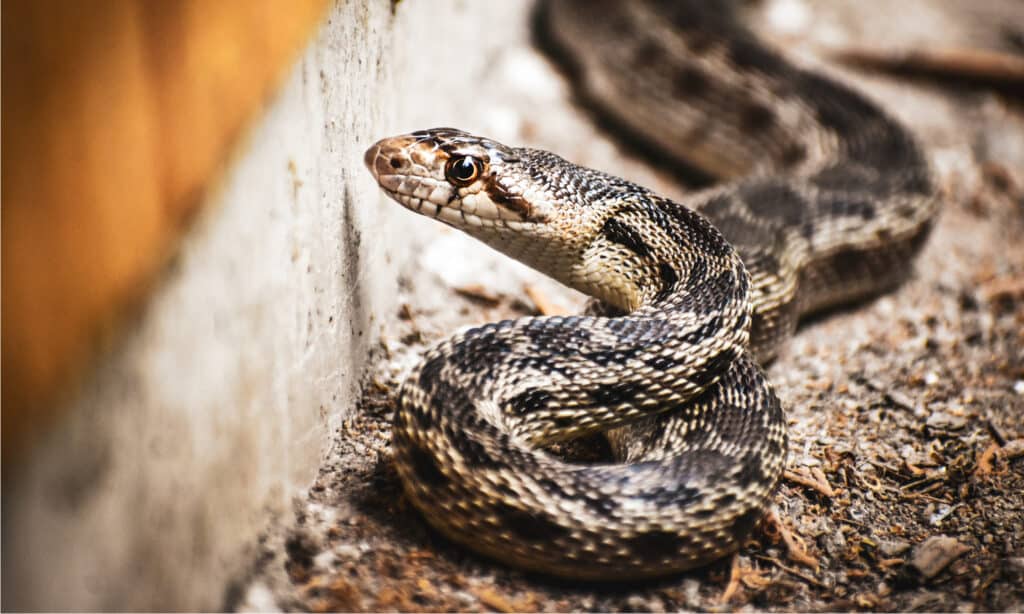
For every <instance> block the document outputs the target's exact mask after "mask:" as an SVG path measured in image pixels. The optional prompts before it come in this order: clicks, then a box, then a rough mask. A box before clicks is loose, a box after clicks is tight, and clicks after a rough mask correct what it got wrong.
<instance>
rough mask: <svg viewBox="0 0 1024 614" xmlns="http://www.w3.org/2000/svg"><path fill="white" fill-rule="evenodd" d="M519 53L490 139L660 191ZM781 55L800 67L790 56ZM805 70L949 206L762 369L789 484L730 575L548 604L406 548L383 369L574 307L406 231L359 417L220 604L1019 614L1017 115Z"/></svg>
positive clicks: (1021, 178) (514, 51)
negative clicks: (870, 111)
mask: <svg viewBox="0 0 1024 614" xmlns="http://www.w3.org/2000/svg"><path fill="white" fill-rule="evenodd" d="M776 4H778V3H776ZM833 10H834V9H833ZM847 18H848V16H845V14H844V15H842V16H840V17H834V20H835V23H839V24H843V23H844V21H843V20H844V19H847ZM854 23H855V25H858V24H861V22H854ZM860 30H863V28H862V27H861V28H860ZM860 30H859V29H858V27H854V26H851V25H849V24H847V25H846V26H845V29H842V28H840V30H839V31H841V32H845V33H847V34H849V33H850V32H854V33H855V32H857V31H860ZM517 36H519V41H520V42H519V44H518V45H514V46H511V47H510V49H509V50H508V52H506V53H504V54H503V55H502V56H501V57H498V58H495V60H494V67H493V68H494V70H491V71H489V72H488V75H487V76H486V77H483V82H482V92H483V93H482V94H481V104H488V103H489V102H493V103H494V104H495V108H496V109H498V111H496V112H495V116H494V118H492V119H493V121H492V122H491V125H489V126H484V127H483V128H488V129H489V131H488V134H491V135H493V136H496V137H498V138H500V139H502V140H507V141H510V142H517V143H531V144H535V145H538V146H543V147H547V148H549V149H554V150H556V151H559V152H560V153H562V154H563V155H565V156H566V157H569V158H570V159H574V160H575V161H578V162H582V163H586V164H590V165H593V166H597V167H599V168H604V169H606V170H611V171H613V172H616V173H618V174H622V175H625V176H628V177H630V178H632V179H634V180H637V181H640V182H642V183H645V184H647V185H650V186H652V187H654V188H656V189H658V190H661V191H663V192H665V193H668V194H679V193H680V192H681V190H682V189H683V188H680V187H679V186H677V185H676V184H675V183H673V181H672V178H671V175H670V174H668V173H667V172H664V171H659V170H657V169H651V168H649V167H648V166H647V165H646V164H645V163H644V161H643V160H641V159H640V158H638V157H636V156H634V155H633V153H632V152H631V151H629V150H628V149H624V148H623V147H620V146H618V145H617V144H616V142H615V141H614V140H611V138H610V137H608V136H607V135H604V134H602V133H601V132H600V130H599V128H597V127H595V125H594V124H593V122H592V121H591V120H590V118H589V117H588V116H587V114H586V113H585V112H583V111H581V110H580V109H579V108H577V107H576V106H574V105H573V103H572V100H571V97H570V95H569V93H568V89H567V87H566V86H565V84H564V83H563V82H562V81H561V78H560V76H559V75H558V74H557V73H556V72H555V71H554V69H553V68H552V67H551V65H550V64H548V63H547V62H546V60H544V59H543V58H542V56H540V55H539V54H538V53H537V52H536V51H535V50H533V49H532V48H531V47H530V46H529V44H528V38H527V36H526V25H525V23H524V24H522V25H521V27H520V29H519V30H518V34H517ZM782 38H785V37H782ZM846 40H847V41H848V40H853V41H854V42H856V40H857V39H856V36H855V35H854V34H849V36H847V38H846ZM784 44H787V45H789V46H791V49H792V50H793V51H794V53H796V54H797V55H800V56H801V57H803V56H804V55H805V51H806V50H805V49H803V47H802V46H801V43H799V42H785V41H784ZM806 58H807V59H806V61H807V62H809V63H815V64H818V65H820V66H821V67H822V68H823V69H825V70H829V71H832V72H836V73H839V74H840V76H842V77H843V78H846V79H848V80H852V81H854V82H856V83H857V84H858V85H859V86H860V87H861V89H863V90H865V91H867V92H868V93H869V94H870V95H871V96H872V97H874V98H875V99H877V100H880V101H882V103H883V104H884V105H885V106H886V107H887V108H891V109H892V110H893V112H894V113H896V114H897V115H899V116H900V117H901V118H902V119H903V120H904V121H906V122H907V123H908V124H910V125H912V126H913V127H914V128H915V130H916V131H917V132H918V133H919V134H920V135H921V137H922V139H923V140H924V141H925V142H926V143H927V145H928V146H929V150H930V152H931V155H932V157H933V159H934V162H935V165H936V168H937V170H938V173H939V176H940V177H941V178H942V181H943V184H944V187H945V190H946V193H947V205H946V208H945V210H944V212H943V215H942V217H941V220H940V222H939V224H938V226H937V228H936V230H935V232H934V234H933V235H932V237H931V239H930V241H929V243H928V244H927V247H926V249H925V250H924V252H923V253H922V255H921V257H920V258H919V260H918V264H917V273H916V275H915V276H914V278H913V279H911V280H910V281H909V282H908V283H906V284H904V285H903V286H902V287H901V288H900V289H898V290H897V291H895V292H892V293H890V294H888V295H887V296H884V297H882V298H880V299H878V300H875V301H873V302H870V303H867V304H862V305H858V306H855V307H853V308H851V309H848V310H844V311H840V312H837V313H832V314H829V315H827V316H825V317H819V318H816V319H814V320H813V321H810V322H807V323H805V324H804V325H803V326H802V327H801V328H800V330H799V331H798V333H797V335H796V336H795V337H794V339H792V340H791V341H790V342H789V343H788V345H787V346H786V348H785V350H784V351H783V353H782V354H781V356H780V357H779V359H778V360H777V361H775V362H774V363H773V364H772V365H771V366H770V367H769V369H768V373H769V376H770V377H771V379H772V381H773V382H774V383H775V386H776V389H777V390H778V392H779V394H780V396H781V397H782V399H783V402H784V404H785V407H786V408H787V412H788V420H789V427H790V442H791V443H790V456H789V464H788V471H787V473H786V477H785V478H784V479H783V481H782V484H781V486H780V488H779V490H778V493H777V495H776V497H775V499H774V508H773V510H772V513H771V514H770V515H769V517H768V518H767V519H766V520H765V521H763V522H762V523H761V525H760V527H759V528H758V529H757V530H756V531H755V533H754V535H753V536H752V537H751V539H750V540H749V542H748V543H747V544H746V545H745V546H744V548H743V549H742V550H741V552H740V553H739V554H738V555H737V556H736V557H734V558H733V559H729V560H724V561H722V562H720V563H719V564H716V565H713V566H711V567H709V568H706V569H703V570H700V571H697V572H694V573H689V574H686V575H683V576H679V577H675V578H671V579H668V580H664V581H661V582H658V583H647V584H631V585H614V586H607V585H600V586H599V585H593V584H590V585H587V584H567V583H564V582H554V581H552V580H551V579H549V578H545V577H540V576H536V575H529V574H523V573H520V572H517V571H514V570H510V569H508V568H506V567H504V566H502V565H500V564H497V563H492V562H490V561H488V560H484V559H481V558H478V557H476V556H474V555H472V554H469V553H467V552H466V551H464V550H463V549H461V548H459V547H457V546H454V545H452V544H450V543H449V542H447V541H446V540H445V539H443V538H441V537H440V536H438V535H437V534H436V533H434V532H432V531H431V530H430V529H428V527H427V526H426V524H425V523H424V521H423V520H422V519H421V518H420V517H419V516H418V515H417V514H416V512H415V510H413V509H412V508H411V507H410V506H409V504H408V503H407V502H406V500H405V499H404V498H403V496H402V494H401V488H400V485H399V483H398V481H397V476H396V474H395V472H394V470H393V468H392V467H391V465H390V447H389V439H390V420H391V414H392V412H393V394H394V391H395V388H396V384H397V382H398V381H400V377H401V374H402V373H403V371H404V370H405V369H407V368H408V367H409V366H410V365H411V364H412V363H413V362H415V360H416V358H417V357H418V356H419V354H420V353H421V352H422V351H423V349H424V348H425V347H426V346H427V345H428V344H429V343H431V342H433V341H436V340H438V339H440V338H443V337H444V336H446V335H448V334H450V333H451V332H452V331H453V330H455V329H456V328H459V327H461V326H467V325H473V324H479V323H481V322H485V321H492V320H497V319H500V318H505V317H514V316H520V315H524V314H532V313H537V312H538V309H546V308H548V307H547V304H553V305H556V306H559V307H563V308H568V309H570V310H574V309H578V308H579V307H580V306H581V305H582V301H583V299H582V297H580V296H579V295H578V294H576V293H575V292H572V291H570V290H566V289H564V288H562V287H560V286H558V285H557V284H555V283H554V282H551V281H548V280H546V279H543V278H541V277H540V276H538V275H536V274H534V273H532V272H530V271H528V270H526V269H524V268H523V267H521V266H519V265H517V264H515V263H510V262H508V261H507V260H505V259H502V258H500V257H499V256H496V255H495V254H493V253H491V252H489V251H487V250H486V249H485V248H482V247H480V246H477V245H476V244H474V243H472V242H471V241H470V240H468V239H466V238H464V237H462V236H461V235H459V234H458V233H454V232H448V231H445V230H443V229H438V228H433V227H432V226H424V228H425V229H427V228H430V230H425V232H432V233H434V234H435V236H436V238H435V239H434V240H432V241H431V242H430V243H429V245H428V246H427V247H426V249H425V251H424V253H423V255H422V257H421V258H420V259H419V260H418V261H417V263H416V266H415V268H410V270H408V271H407V272H406V274H405V275H404V276H403V278H402V280H401V284H402V288H403V293H404V296H405V301H404V304H403V306H402V308H401V310H400V313H399V314H397V317H396V318H391V321H392V324H391V325H389V326H388V328H386V329H385V331H384V338H383V340H382V343H381V347H380V350H379V352H378V360H377V362H376V366H375V367H374V368H373V369H372V372H371V373H370V374H369V376H368V382H367V385H366V387H365V394H364V397H363V399H362V401H361V404H360V406H359V408H358V409H356V410H355V411H353V412H352V414H351V417H350V419H348V420H346V421H345V422H344V423H343V425H342V426H341V428H340V429H339V430H338V432H337V434H336V439H335V442H334V445H333V449H332V450H331V451H330V453H329V454H328V456H327V457H326V459H325V461H324V464H323V466H322V468H321V471H320V475H319V478H318V479H317V480H316V482H315V484H314V485H313V486H312V487H311V488H310V490H309V493H308V496H307V497H305V498H304V499H301V500H297V501H296V502H295V506H294V516H293V517H289V518H282V519H279V521H278V522H277V523H275V525H274V526H273V527H270V528H269V529H268V531H267V532H266V534H265V535H264V537H263V538H262V539H261V541H260V544H259V546H258V550H259V551H260V556H259V557H257V559H256V560H254V561H253V564H252V569H251V572H250V574H249V575H248V576H247V577H245V578H243V579H240V580H239V581H238V582H237V583H236V584H235V585H234V586H232V588H231V590H230V591H229V594H228V596H227V602H226V607H227V608H229V609H237V610H266V609H286V610H293V609H294V610H314V611H326V610H402V611H409V610H413V611H422V610H428V611H464V610H472V611H478V610H495V611H520V610H537V611H568V610H605V611H612V610H614V611H621V610H628V611H655V612H659V611H668V610H680V609H710V610H736V609H750V610H795V609H798V610H848V609H868V610H958V611H974V610H1021V609H1024V589H1022V581H1024V238H1022V237H1024V172H1022V169H1024V113H1022V108H1021V107H1020V106H1019V103H1013V102H1011V101H1008V100H1004V99H1001V98H999V97H998V96H996V95H994V94H991V93H988V92H986V91H983V90H971V89H964V88H962V87H959V86H950V85H949V84H942V83H935V82H907V81H905V80H895V79H886V78H882V77H877V76H871V75H866V74H859V73H853V72H848V71H846V70H845V69H842V68H840V67H836V66H831V65H829V64H827V63H823V62H820V61H819V60H817V59H816V58H815V57H814V56H813V54H812V53H810V52H806ZM524 75H525V76H524ZM523 79H526V80H528V81H529V83H528V84H527V85H529V87H524V86H523V83H522V80H523ZM510 83H511V84H512V85H514V86H515V87H512V86H510ZM509 91H516V92H520V93H519V94H514V95H511V96H510V95H509V94H508V92H509ZM524 91H529V92H530V93H528V94H526V93H521V92H524ZM499 101H500V102H499ZM1015 105H1016V106H1015ZM540 110H543V112H542V113H539V112H538V111H540ZM471 128H472V127H471ZM456 265H458V266H456ZM385 319H387V318H385Z"/></svg>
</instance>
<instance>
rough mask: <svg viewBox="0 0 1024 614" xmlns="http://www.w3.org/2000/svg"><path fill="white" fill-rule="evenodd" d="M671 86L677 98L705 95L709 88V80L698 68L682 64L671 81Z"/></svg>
mask: <svg viewBox="0 0 1024 614" xmlns="http://www.w3.org/2000/svg"><path fill="white" fill-rule="evenodd" d="M672 88H673V91H674V92H675V94H676V96H677V97H679V98H685V97H687V96H706V95H707V91H708V90H709V89H710V88H711V80H710V79H708V76H707V75H705V74H704V72H703V71H702V70H700V69H699V68H697V67H695V66H684V67H683V68H682V69H680V70H679V72H678V73H676V76H675V79H673V81H672Z"/></svg>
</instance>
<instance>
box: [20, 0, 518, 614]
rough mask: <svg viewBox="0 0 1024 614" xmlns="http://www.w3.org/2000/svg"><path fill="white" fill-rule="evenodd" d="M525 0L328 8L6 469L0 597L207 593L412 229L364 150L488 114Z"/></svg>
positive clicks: (29, 600) (289, 482) (295, 453)
mask: <svg viewBox="0 0 1024 614" xmlns="http://www.w3.org/2000/svg"><path fill="white" fill-rule="evenodd" d="M527 8H528V6H527V3H526V2H523V1H515V2H500V3H470V2H457V1H455V0H450V1H442V0H430V1H429V2H426V1H422V0H420V1H415V0H406V1H404V2H395V3H392V2H387V1H385V0H364V1H358V2H339V3H337V4H336V5H335V6H334V7H332V9H331V10H330V12H329V15H328V18H327V20H326V21H325V23H323V24H322V27H321V28H320V30H319V31H318V32H316V33H315V36H314V38H313V39H312V40H311V41H310V43H309V46H308V48H307V49H306V51H305V52H304V54H303V56H302V58H301V60H300V61H299V62H298V63H297V64H296V65H295V67H294V69H293V71H292V73H291V75H290V76H289V77H288V79H287V81H286V83H285V84H284V86H283V87H282V89H281V91H280V92H279V94H278V95H277V97H276V98H275V100H273V101H272V103H271V104H270V106H269V108H268V109H267V110H266V112H265V114H263V116H262V117H260V118H259V119H258V120H257V122H256V124H255V125H254V126H253V127H252V130H251V133H250V135H249V136H248V137H247V138H246V139H245V142H243V143H242V144H241V145H240V146H239V147H238V148H237V152H236V155H235V159H234V160H233V161H229V162H228V164H227V170H226V172H225V174H224V176H223V180H222V185H221V186H220V187H219V188H217V189H214V190H212V191H211V194H212V196H211V197H210V198H209V202H208V203H207V204H206V206H205V207H204V212H203V213H202V214H201V216H202V217H201V219H200V220H199V221H198V223H196V224H195V225H194V227H193V228H192V230H191V231H190V232H189V234H188V236H187V237H186V239H185V241H184V244H183V245H181V246H180V248H179V250H178V253H177V255H176V257H175V258H174V260H173V262H172V264H171V266H170V267H168V270H167V271H166V273H165V274H164V275H163V276H162V278H161V279H160V280H159V282H158V284H157V287H156V288H155V289H154V291H153V293H152V295H151V296H150V297H149V298H148V299H147V301H146V304H145V307H144V309H143V311H142V313H141V314H140V315H139V316H138V317H137V318H136V319H135V320H134V321H133V322H131V323H130V324H129V325H128V326H127V329H126V330H123V331H121V332H120V333H119V335H118V341H117V342H116V343H115V346H114V347H113V348H112V349H111V350H110V351H108V352H106V354H105V355H104V356H103V357H102V359H101V360H100V364H98V365H96V366H95V367H94V369H93V370H92V372H91V375H90V376H89V377H88V378H87V379H86V381H85V383H84V384H83V385H82V388H81V390H80V391H79V392H78V393H77V394H76V395H75V398H74V399H73V400H72V401H70V406H68V407H66V408H63V409H64V410H65V411H62V412H59V415H61V416H62V418H61V419H60V421H59V423H58V424H57V425H56V427H54V428H53V429H51V430H50V432H49V433H48V434H47V435H46V436H45V437H44V438H43V441H42V442H41V443H39V444H38V445H35V446H34V447H33V449H32V450H31V451H30V453H29V454H28V455H27V457H25V458H24V460H23V461H22V462H21V464H20V465H19V467H18V468H17V469H16V470H13V471H12V472H11V473H12V474H13V475H11V476H9V477H7V478H6V479H5V482H4V484H3V534H2V538H3V608H4V609H75V610H90V609H104V610H107V609H211V608H214V609H215V608H217V607H219V606H220V605H221V604H222V603H223V599H224V594H225V590H226V586H227V582H228V581H229V579H231V578H232V577H233V576H234V575H236V574H237V573H239V572H240V570H241V569H243V568H244V566H245V563H246V556H247V554H248V553H249V552H250V549H251V544H253V543H254V540H255V537H256V535H257V534H258V532H259V531H260V529H261V528H263V527H265V526H266V525H267V523H268V522H269V521H270V519H271V518H272V517H273V516H274V515H275V514H280V513H281V512H282V511H284V510H285V509H286V508H287V507H288V505H289V502H290V500H291V498H292V497H293V496H295V495H296V494H297V493H300V492H302V491H303V490H304V488H305V487H306V486H307V485H308V484H309V482H310V481H311V479H312V477H313V475H314V473H315V470H316V467H317V465H318V462H319V461H320V459H321V458H322V455H323V454H325V453H326V452H327V451H326V450H325V449H324V448H325V442H326V441H327V438H328V435H329V433H330V432H331V430H332V428H333V427H334V425H335V424H337V423H338V421H339V420H340V419H341V418H342V417H344V416H345V415H346V414H347V413H348V412H351V411H353V409H354V408H355V402H356V398H357V397H356V394H357V386H358V383H359V381H360V378H361V376H362V374H363V373H364V370H365V368H366V366H367V364H366V358H367V353H368V350H369V349H370V348H371V346H372V344H373V343H374V341H375V339H376V337H377V335H378V333H379V330H380V326H381V325H382V324H383V323H384V322H386V321H387V320H389V319H390V318H392V317H393V314H394V313H395V304H394V299H395V294H396V283H397V282H396V280H397V270H398V269H399V268H400V267H402V266H404V265H405V264H406V263H407V262H408V261H409V259H410V257H411V256H412V255H414V254H415V253H416V251H417V249H418V246H420V245H422V244H423V243H424V242H425V241H426V238H427V237H426V235H424V234H423V233H424V232H428V233H429V231H425V230H424V229H425V228H427V225H424V224H421V223H419V222H417V221H414V220H413V218H412V217H411V216H409V215H408V214H407V213H405V212H403V211H401V209H400V208H399V207H397V206H392V205H391V204H385V203H384V200H383V198H382V197H381V195H380V194H379V192H378V190H377V188H376V186H375V185H374V184H373V182H372V180H371V178H370V177H369V175H368V173H366V172H365V170H364V169H363V166H362V152H363V151H364V149H365V148H366V147H367V146H368V145H369V144H370V143H371V142H372V141H373V140H375V139H377V138H380V137H382V136H386V135H389V134H392V133H395V132H399V131H407V130H411V129H415V128H420V127H427V126H433V125H443V124H454V125H459V126H461V127H466V128H469V129H481V128H486V127H487V126H488V125H489V123H490V124H494V123H495V122H498V123H500V117H498V118H497V119H495V118H494V117H491V118H488V117H486V113H487V109H486V108H485V107H482V106H481V105H479V104H476V103H475V101H474V94H473V88H474V80H475V79H478V78H479V77H480V76H481V75H484V74H486V73H487V72H488V70H489V64H488V62H489V61H490V60H491V58H492V56H493V52H494V50H495V49H498V48H500V47H501V45H502V44H503V43H504V41H506V40H508V39H509V38H511V37H514V36H516V35H517V32H514V30H516V29H517V28H518V29H521V28H524V27H525V23H526V21H525V15H526V11H527ZM520 33H521V32H520ZM482 34H483V35H482Z"/></svg>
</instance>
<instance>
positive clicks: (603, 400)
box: [587, 382, 645, 407]
mask: <svg viewBox="0 0 1024 614" xmlns="http://www.w3.org/2000/svg"><path fill="white" fill-rule="evenodd" d="M644 389H645V386H644V384H643V383H642V382H622V383H617V384H607V385H604V386H596V387H594V388H592V389H591V390H589V391H588V393H587V394H588V396H589V397H590V400H591V401H593V403H594V405H598V406H601V407H614V406H616V405H619V404H621V403H629V402H630V401H632V400H633V399H634V398H636V395H637V393H638V392H641V391H643V390H644Z"/></svg>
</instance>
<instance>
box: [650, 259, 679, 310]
mask: <svg viewBox="0 0 1024 614" xmlns="http://www.w3.org/2000/svg"><path fill="white" fill-rule="evenodd" d="M658 279H659V280H660V281H661V288H660V289H659V290H658V294H657V295H655V297H654V300H655V301H663V300H665V299H667V298H668V297H669V296H671V295H672V293H673V292H674V291H675V289H676V283H677V282H678V281H679V274H678V273H676V270H675V269H673V268H672V266H671V265H669V264H667V263H664V262H659V263H658Z"/></svg>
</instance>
